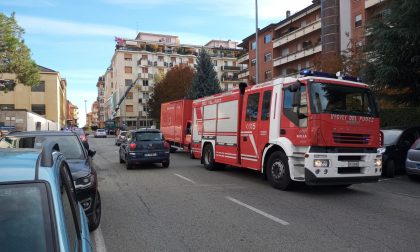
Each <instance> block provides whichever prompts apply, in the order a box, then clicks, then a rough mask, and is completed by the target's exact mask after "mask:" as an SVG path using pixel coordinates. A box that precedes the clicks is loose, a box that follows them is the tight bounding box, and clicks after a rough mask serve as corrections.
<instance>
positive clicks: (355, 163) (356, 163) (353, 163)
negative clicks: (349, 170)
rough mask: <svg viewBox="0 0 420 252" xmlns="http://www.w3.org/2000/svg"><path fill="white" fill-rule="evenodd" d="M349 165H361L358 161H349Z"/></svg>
mask: <svg viewBox="0 0 420 252" xmlns="http://www.w3.org/2000/svg"><path fill="white" fill-rule="evenodd" d="M349 167H359V162H358V161H349Z"/></svg>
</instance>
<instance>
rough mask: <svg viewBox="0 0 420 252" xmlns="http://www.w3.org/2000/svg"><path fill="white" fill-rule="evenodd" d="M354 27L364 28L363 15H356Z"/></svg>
mask: <svg viewBox="0 0 420 252" xmlns="http://www.w3.org/2000/svg"><path fill="white" fill-rule="evenodd" d="M354 26H355V27H360V26H362V14H359V15H356V17H355V20H354Z"/></svg>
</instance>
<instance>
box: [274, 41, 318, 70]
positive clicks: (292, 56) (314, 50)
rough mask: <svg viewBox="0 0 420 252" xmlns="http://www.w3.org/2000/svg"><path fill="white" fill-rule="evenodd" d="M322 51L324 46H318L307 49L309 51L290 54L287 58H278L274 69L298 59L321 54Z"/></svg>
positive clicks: (275, 60)
mask: <svg viewBox="0 0 420 252" xmlns="http://www.w3.org/2000/svg"><path fill="white" fill-rule="evenodd" d="M321 51H322V45H321V44H319V45H316V46H314V47H311V48H307V49H304V50H301V51H298V52H295V53H292V54H289V55H287V56H282V57H278V58H276V59H274V61H273V66H274V67H276V66H280V65H283V64H286V63H288V62H291V61H294V60H298V59H301V58H303V57H307V56H310V55H313V54H315V53H319V52H321Z"/></svg>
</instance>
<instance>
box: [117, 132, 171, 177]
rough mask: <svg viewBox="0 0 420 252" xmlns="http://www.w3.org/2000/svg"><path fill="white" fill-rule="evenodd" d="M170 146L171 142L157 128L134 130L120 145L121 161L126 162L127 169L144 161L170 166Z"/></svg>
mask: <svg viewBox="0 0 420 252" xmlns="http://www.w3.org/2000/svg"><path fill="white" fill-rule="evenodd" d="M169 148H170V145H169V143H168V142H166V141H165V138H164V137H163V134H162V132H160V131H159V130H157V129H140V130H132V131H129V132H127V136H126V139H125V140H124V141H123V142H122V143H121V145H120V151H119V156H120V157H119V159H120V163H125V164H126V167H127V169H131V167H132V166H133V165H138V164H142V163H161V164H162V166H163V167H169Z"/></svg>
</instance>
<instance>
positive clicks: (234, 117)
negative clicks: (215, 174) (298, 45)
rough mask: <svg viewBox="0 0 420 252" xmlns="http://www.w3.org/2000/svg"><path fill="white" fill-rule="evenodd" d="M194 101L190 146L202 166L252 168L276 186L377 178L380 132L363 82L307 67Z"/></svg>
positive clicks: (376, 115)
mask: <svg viewBox="0 0 420 252" xmlns="http://www.w3.org/2000/svg"><path fill="white" fill-rule="evenodd" d="M303 74H304V75H303V76H302V77H300V78H291V77H287V78H279V79H275V80H272V81H269V82H266V83H262V84H258V85H254V86H249V87H246V84H243V83H241V85H240V88H239V89H234V90H231V91H228V92H224V93H220V94H216V95H213V96H209V97H204V98H201V99H197V100H194V101H193V120H192V151H193V155H194V156H195V157H196V158H201V161H202V163H203V164H204V166H205V168H207V169H209V170H214V169H217V168H218V167H220V166H222V165H232V166H237V167H243V168H249V169H253V170H257V171H259V172H261V173H262V174H264V175H265V176H266V177H267V179H268V180H269V182H270V183H271V185H272V186H273V187H275V188H278V189H282V190H286V189H288V188H290V186H291V185H292V184H293V183H294V182H305V183H306V184H308V185H341V186H349V185H351V184H354V183H363V182H376V181H377V180H378V178H379V176H380V174H381V166H382V157H381V155H380V154H378V153H377V148H378V147H379V146H380V145H381V141H382V137H381V133H380V130H379V127H380V121H379V115H378V109H377V105H376V102H375V100H374V98H373V95H372V92H371V91H370V89H369V88H368V86H367V85H366V84H362V83H359V82H356V81H353V80H345V79H346V78H343V79H338V78H337V77H336V76H335V75H329V74H325V73H320V72H312V71H306V72H303Z"/></svg>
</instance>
